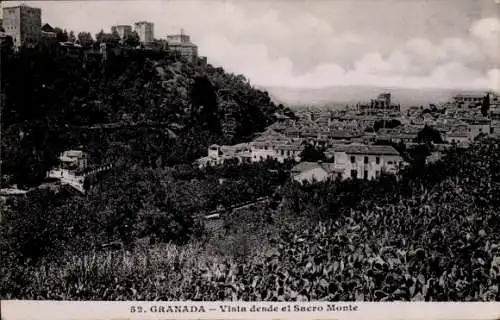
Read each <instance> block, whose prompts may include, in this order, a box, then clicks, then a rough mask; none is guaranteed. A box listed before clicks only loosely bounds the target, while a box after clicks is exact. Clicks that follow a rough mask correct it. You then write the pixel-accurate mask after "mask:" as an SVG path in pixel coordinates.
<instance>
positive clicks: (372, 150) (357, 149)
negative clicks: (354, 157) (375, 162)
mask: <svg viewBox="0 0 500 320" xmlns="http://www.w3.org/2000/svg"><path fill="white" fill-rule="evenodd" d="M332 148H333V149H334V150H335V151H337V152H345V153H348V154H379V155H394V156H397V155H399V152H398V151H397V150H396V149H394V147H393V146H378V145H365V144H346V145H335V146H333V147H332Z"/></svg>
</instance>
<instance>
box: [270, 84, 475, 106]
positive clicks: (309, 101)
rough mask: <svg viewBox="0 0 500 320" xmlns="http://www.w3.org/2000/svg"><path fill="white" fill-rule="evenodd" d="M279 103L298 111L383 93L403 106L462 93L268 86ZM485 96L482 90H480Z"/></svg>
mask: <svg viewBox="0 0 500 320" xmlns="http://www.w3.org/2000/svg"><path fill="white" fill-rule="evenodd" d="M266 90H268V91H269V94H270V95H271V97H272V98H273V101H275V102H276V103H283V104H286V105H290V106H291V107H292V106H293V108H294V109H296V108H300V107H303V106H314V105H330V106H332V107H338V106H345V105H346V104H356V103H358V102H362V101H369V99H372V98H375V97H376V96H377V95H378V94H379V93H381V92H391V93H392V97H393V100H394V102H395V103H399V104H401V106H402V107H407V106H420V105H424V106H425V105H428V104H430V103H441V102H446V101H448V100H449V99H450V98H451V97H452V96H453V95H455V94H457V93H458V92H460V91H457V90H452V89H430V88H422V89H407V88H385V87H380V88H379V87H368V86H345V87H342V86H336V87H325V88H314V89H309V88H287V87H266ZM477 93H479V94H483V92H481V91H477Z"/></svg>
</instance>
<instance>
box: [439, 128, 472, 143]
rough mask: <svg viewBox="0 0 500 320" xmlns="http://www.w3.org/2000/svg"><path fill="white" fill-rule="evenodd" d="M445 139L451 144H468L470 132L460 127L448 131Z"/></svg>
mask: <svg viewBox="0 0 500 320" xmlns="http://www.w3.org/2000/svg"><path fill="white" fill-rule="evenodd" d="M443 140H444V141H445V142H447V143H450V144H455V143H456V144H468V143H469V134H468V132H467V131H464V130H460V129H456V128H455V129H453V130H450V131H449V132H447V133H446V134H445V135H444V137H443Z"/></svg>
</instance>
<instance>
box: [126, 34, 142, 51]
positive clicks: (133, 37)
mask: <svg viewBox="0 0 500 320" xmlns="http://www.w3.org/2000/svg"><path fill="white" fill-rule="evenodd" d="M124 42H125V44H126V45H127V46H130V47H132V48H135V47H137V46H138V45H139V44H140V39H139V35H138V34H137V32H135V31H132V32H131V33H129V34H127V36H126V37H125V39H124Z"/></svg>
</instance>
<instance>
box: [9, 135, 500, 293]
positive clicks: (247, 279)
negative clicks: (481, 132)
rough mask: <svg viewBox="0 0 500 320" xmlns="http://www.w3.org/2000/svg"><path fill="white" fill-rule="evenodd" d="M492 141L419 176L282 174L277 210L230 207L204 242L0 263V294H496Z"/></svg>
mask: <svg viewBox="0 0 500 320" xmlns="http://www.w3.org/2000/svg"><path fill="white" fill-rule="evenodd" d="M499 148H500V145H499V141H498V140H493V139H491V140H486V139H482V140H481V141H477V142H475V143H474V144H473V145H472V147H471V148H470V149H468V150H467V151H460V150H458V149H453V150H451V151H450V152H449V154H448V155H447V156H446V157H445V158H444V159H443V160H442V161H438V162H436V163H435V164H432V165H428V166H426V167H425V168H424V170H423V171H421V172H420V175H419V177H414V176H413V175H411V174H403V175H401V176H399V177H391V176H382V177H381V179H379V180H377V181H371V182H370V181H349V180H347V181H345V182H338V181H335V182H334V181H328V182H325V183H319V184H306V185H304V186H300V185H297V184H294V183H292V182H290V183H288V184H286V185H285V186H284V187H282V188H279V189H278V190H279V191H278V195H280V197H282V199H283V200H282V201H281V204H280V205H279V206H278V207H274V208H271V205H269V206H265V207H258V206H257V207H255V208H249V209H244V210H242V211H240V212H237V213H233V214H232V215H230V217H228V218H229V219H230V218H231V216H232V218H233V219H232V223H231V224H230V226H229V227H227V228H225V230H221V231H220V232H221V234H220V235H219V236H217V235H214V236H213V237H212V238H209V239H207V240H205V241H204V242H199V241H196V240H192V243H191V244H189V245H183V246H174V245H167V246H162V245H158V246H154V247H152V248H145V247H136V248H135V249H132V251H131V252H126V251H120V252H114V253H99V252H95V251H93V252H92V251H91V252H89V253H87V254H75V253H74V252H68V253H66V254H67V255H66V257H65V259H64V261H62V260H55V261H52V260H50V259H48V258H46V259H42V261H40V262H39V263H36V264H32V265H20V266H18V268H19V269H17V268H12V267H11V268H9V267H8V264H7V266H5V265H2V268H4V269H3V270H2V272H1V273H0V274H2V275H3V276H2V279H1V283H0V288H1V290H2V292H1V295H2V296H3V297H6V298H26V299H96V300H101V299H104V300H117V299H118V300H136V299H139V300H142V299H144V300H158V299H160V300H185V299H191V300H240V299H241V300H253V301H255V300H266V301H268V300H271V301H304V300H328V301H338V300H343V301H346V300H365V301H394V300H407V301H423V300H425V301H449V300H451V301H471V300H472V301H487V300H498V299H499V298H500V293H499V288H498V283H499V280H500V270H499V267H500V253H499V248H500V234H499V231H498V230H499V227H500V216H499V212H498V208H499V206H500V197H499V194H500V162H499V161H498V158H497V154H498V152H499V151H500V150H499ZM227 170H237V169H236V167H234V168H233V169H227ZM205 174H207V173H205ZM239 175H244V172H239ZM176 176H177V178H178V179H180V178H181V177H185V178H188V177H189V178H193V173H190V172H188V171H181V170H179V172H178V173H176ZM230 176H231V177H234V176H237V175H236V174H235V173H231V174H230ZM260 179H262V178H260ZM191 181H192V180H191ZM259 183H263V181H260V182H259ZM221 186H223V184H222V185H221ZM182 190H189V188H187V187H186V186H183V187H182ZM189 193H190V195H191V194H196V193H194V192H189ZM147 194H149V195H151V196H154V193H147ZM219 194H221V193H220V192H219ZM127 196H132V195H127ZM135 199H137V198H135ZM131 202H135V200H134V201H131ZM39 211H40V212H41V211H43V209H39ZM230 220H231V219H230ZM58 225H63V224H58ZM215 248H224V250H223V252H221V250H215ZM231 248H232V249H231ZM224 252H225V254H224ZM242 255H243V256H242Z"/></svg>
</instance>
